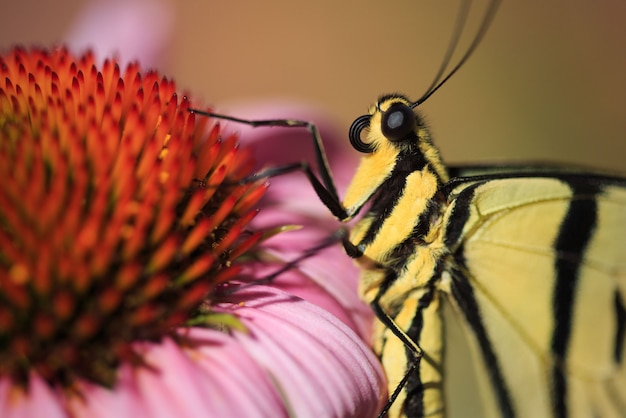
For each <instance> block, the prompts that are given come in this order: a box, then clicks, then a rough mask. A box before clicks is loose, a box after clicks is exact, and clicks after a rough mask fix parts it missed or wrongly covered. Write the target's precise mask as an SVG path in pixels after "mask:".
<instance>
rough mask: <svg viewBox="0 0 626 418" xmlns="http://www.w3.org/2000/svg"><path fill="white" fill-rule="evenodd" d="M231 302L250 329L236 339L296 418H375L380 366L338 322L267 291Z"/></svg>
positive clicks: (249, 293)
mask: <svg viewBox="0 0 626 418" xmlns="http://www.w3.org/2000/svg"><path fill="white" fill-rule="evenodd" d="M255 293H256V296H255V297H254V299H248V298H250V297H251V296H252V295H254V294H255ZM260 295H262V297H259V296H260ZM238 301H241V302H245V304H244V305H243V306H239V305H236V303H237V302H238ZM232 302H233V303H234V304H233V305H230V307H231V309H232V307H234V306H236V308H234V310H235V312H236V313H237V315H239V316H240V317H241V318H242V320H243V321H244V323H245V324H246V325H247V326H248V327H249V328H250V335H244V334H240V333H237V334H235V335H234V337H235V338H236V339H237V340H238V341H239V342H240V344H242V345H243V346H244V347H245V348H246V349H247V350H248V351H249V352H250V353H251V354H252V355H253V356H254V357H255V358H256V360H257V361H258V362H259V363H260V364H263V365H264V366H265V367H266V368H267V369H268V371H269V372H270V374H271V375H272V376H273V377H274V379H275V380H276V381H277V382H278V384H279V385H280V386H279V387H280V390H282V391H283V392H284V393H285V397H286V399H287V402H288V407H290V409H291V410H293V415H294V416H298V417H306V416H311V417H317V416H339V417H349V416H359V417H361V416H372V415H375V413H376V411H378V409H379V407H380V402H381V399H380V397H379V394H380V393H381V392H382V391H383V389H382V387H383V381H384V379H383V377H382V371H381V369H380V365H379V363H378V361H377V360H376V358H375V357H374V355H373V354H372V352H371V351H370V349H369V348H368V347H367V346H366V345H365V344H364V343H363V341H362V340H361V339H360V338H359V337H358V336H357V335H356V334H354V332H352V330H350V329H349V328H348V327H347V326H345V325H344V324H343V323H342V322H341V321H339V320H338V319H337V318H335V317H334V316H333V315H331V314H329V313H328V312H326V311H325V310H323V309H321V308H319V307H317V306H315V305H313V304H310V303H307V302H305V301H302V300H298V299H297V298H295V297H293V296H289V295H288V294H285V293H282V292H279V291H277V290H276V289H272V288H270V287H266V286H256V287H252V288H248V289H246V290H244V291H241V292H237V293H236V294H235V295H233V300H232ZM225 308H227V307H225ZM246 319H247V320H246Z"/></svg>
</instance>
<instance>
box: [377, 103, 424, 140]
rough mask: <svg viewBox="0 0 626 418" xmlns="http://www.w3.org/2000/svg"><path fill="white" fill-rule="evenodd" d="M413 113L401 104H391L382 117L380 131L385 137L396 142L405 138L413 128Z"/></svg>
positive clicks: (414, 124)
mask: <svg viewBox="0 0 626 418" xmlns="http://www.w3.org/2000/svg"><path fill="white" fill-rule="evenodd" d="M415 126H416V123H415V114H414V113H413V110H412V109H411V108H410V107H409V106H407V105H405V104H403V103H395V104H392V105H391V106H390V107H389V109H387V111H386V112H385V113H383V117H382V126H381V129H382V132H383V135H385V137H386V138H387V139H388V140H390V141H392V142H398V141H402V140H403V139H406V138H407V137H408V136H409V135H410V134H411V133H412V132H413V131H414V130H415Z"/></svg>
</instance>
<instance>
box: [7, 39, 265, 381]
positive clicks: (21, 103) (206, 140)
mask: <svg viewBox="0 0 626 418" xmlns="http://www.w3.org/2000/svg"><path fill="white" fill-rule="evenodd" d="M175 89H176V87H175V85H174V83H173V82H171V81H168V80H167V79H164V78H161V77H160V76H159V75H158V74H157V73H155V72H141V71H140V69H139V68H138V65H136V64H131V65H129V66H128V68H127V69H126V70H125V71H124V72H123V73H122V71H121V70H120V68H119V67H118V65H117V64H116V63H115V62H114V61H111V60H107V61H105V62H104V64H103V66H102V67H101V69H98V68H97V67H96V65H95V62H94V58H93V56H92V55H90V54H86V55H84V56H82V57H79V58H76V57H74V56H72V55H71V54H70V53H68V51H66V50H64V49H58V50H54V51H52V52H46V51H43V50H37V49H33V50H24V49H14V50H12V51H10V52H8V53H6V54H4V55H2V56H0V178H1V179H2V185H1V187H0V376H9V377H11V378H12V379H13V381H14V382H20V383H21V384H22V385H27V384H28V376H29V374H30V373H32V372H35V373H37V374H38V375H40V376H42V377H43V378H44V379H45V380H46V381H47V382H48V383H49V384H51V385H61V386H67V385H71V384H72V382H74V381H75V379H76V378H84V379H87V380H90V381H92V382H95V383H98V384H102V385H107V386H110V385H112V384H113V383H114V382H115V371H116V367H117V365H118V364H119V363H120V362H122V361H130V362H135V363H141V358H140V356H139V355H138V353H136V352H134V350H133V347H132V343H133V342H134V341H139V340H144V341H146V340H148V341H157V340H159V339H160V338H161V337H163V336H164V335H168V334H171V333H172V330H173V329H174V327H175V326H178V325H181V324H183V323H184V322H185V321H187V320H188V319H189V318H190V317H191V316H192V315H193V314H194V312H195V310H196V309H197V308H198V306H199V305H200V304H201V302H202V301H203V300H206V298H207V296H208V297H210V294H211V291H212V289H214V288H215V287H216V286H217V285H218V284H220V283H222V282H224V281H226V280H228V278H230V277H232V275H233V274H234V273H236V272H237V270H236V267H235V268H228V267H229V266H230V265H231V262H232V261H233V260H234V259H235V258H236V257H237V256H238V255H240V254H242V253H243V252H245V251H246V250H247V249H248V248H250V246H251V245H253V244H254V243H255V242H256V241H257V240H258V238H259V235H258V234H252V233H247V232H246V231H245V230H244V229H245V227H246V225H247V223H248V222H249V221H250V220H251V219H252V217H253V216H254V213H255V212H254V211H252V210H251V208H252V207H253V206H254V205H255V203H256V202H257V201H258V199H259V198H260V197H261V195H262V194H263V191H264V190H265V187H264V186H259V185H258V184H249V185H242V186H236V187H235V186H233V184H234V183H235V182H236V181H237V180H239V179H242V178H243V177H245V176H247V175H249V174H250V170H251V166H252V161H251V159H250V158H249V156H248V154H247V153H246V152H243V151H242V150H240V149H239V148H238V147H237V145H236V142H235V138H234V137H229V138H227V139H224V140H221V139H220V131H219V127H218V126H217V125H216V126H213V128H212V129H211V130H210V132H209V133H208V134H207V126H205V125H206V123H207V121H206V119H204V118H202V119H199V120H195V118H194V115H192V114H190V113H189V112H188V111H187V108H188V101H187V99H186V98H183V99H182V100H179V98H178V97H177V95H176V92H175ZM219 184H222V185H221V186H220V187H215V185H219Z"/></svg>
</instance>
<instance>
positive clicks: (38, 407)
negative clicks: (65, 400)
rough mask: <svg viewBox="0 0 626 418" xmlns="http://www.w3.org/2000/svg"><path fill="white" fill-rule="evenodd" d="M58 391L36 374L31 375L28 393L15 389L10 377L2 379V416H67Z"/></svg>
mask: <svg viewBox="0 0 626 418" xmlns="http://www.w3.org/2000/svg"><path fill="white" fill-rule="evenodd" d="M66 416H67V415H66V413H65V410H64V408H63V406H62V403H61V402H60V401H59V397H58V393H56V392H55V391H54V390H52V389H50V387H49V386H48V385H47V384H46V383H45V382H44V381H43V380H41V378H39V377H38V376H37V375H36V374H32V375H31V377H30V387H29V389H28V394H25V393H24V392H22V391H20V390H19V389H15V388H14V387H13V385H12V383H11V381H10V379H8V378H3V379H1V380H0V417H3V418H30V417H46V418H55V417H59V418H63V417H66Z"/></svg>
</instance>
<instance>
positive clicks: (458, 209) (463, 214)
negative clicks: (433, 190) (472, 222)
mask: <svg viewBox="0 0 626 418" xmlns="http://www.w3.org/2000/svg"><path fill="white" fill-rule="evenodd" d="M482 184H483V183H476V184H472V185H471V186H468V187H466V188H465V189H463V190H462V191H461V193H459V195H458V196H457V197H456V198H455V199H454V208H453V209H452V214H451V215H450V220H449V222H448V224H447V225H446V231H445V238H444V239H445V241H444V244H445V245H446V248H450V249H454V247H455V245H456V243H457V242H458V241H459V239H460V238H461V234H462V233H463V227H464V226H465V223H466V222H467V219H468V218H469V216H470V205H471V203H472V200H473V199H474V191H475V190H476V188H477V187H478V186H480V185H482ZM448 193H449V191H448Z"/></svg>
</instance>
